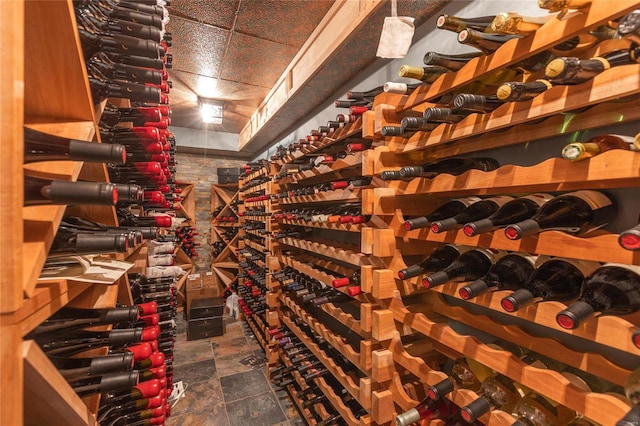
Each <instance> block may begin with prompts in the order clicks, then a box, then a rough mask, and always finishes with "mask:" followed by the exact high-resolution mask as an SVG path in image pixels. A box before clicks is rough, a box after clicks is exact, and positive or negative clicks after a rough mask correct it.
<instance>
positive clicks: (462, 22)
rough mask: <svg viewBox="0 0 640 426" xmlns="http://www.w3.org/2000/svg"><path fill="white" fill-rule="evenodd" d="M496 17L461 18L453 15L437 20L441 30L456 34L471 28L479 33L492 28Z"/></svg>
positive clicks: (441, 16)
mask: <svg viewBox="0 0 640 426" xmlns="http://www.w3.org/2000/svg"><path fill="white" fill-rule="evenodd" d="M495 18H496V17H495V15H491V16H480V17H475V18H461V17H458V16H452V15H440V16H438V19H437V20H436V27H437V28H439V29H441V30H449V31H453V32H456V33H459V32H460V31H462V30H464V29H465V28H471V29H474V30H477V31H487V30H489V29H490V28H491V23H492V22H493V20H494V19H495Z"/></svg>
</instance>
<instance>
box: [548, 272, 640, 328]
mask: <svg viewBox="0 0 640 426" xmlns="http://www.w3.org/2000/svg"><path fill="white" fill-rule="evenodd" d="M639 309H640V267H638V266H635V265H623V264H618V263H607V264H605V265H604V266H602V267H601V268H599V269H597V270H596V271H595V272H593V274H591V275H590V276H589V277H587V279H585V280H584V282H583V283H582V287H581V289H580V297H579V298H578V301H576V302H573V303H572V304H571V305H569V307H568V308H567V309H563V310H562V311H560V312H559V313H558V314H557V315H556V321H557V322H558V324H559V325H560V326H561V327H562V328H566V329H569V330H574V329H576V328H578V327H580V324H581V323H582V322H583V321H585V320H586V319H587V318H589V317H592V316H594V315H596V314H598V315H626V314H630V313H633V312H635V311H637V310H639Z"/></svg>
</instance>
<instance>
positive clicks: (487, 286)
mask: <svg viewBox="0 0 640 426" xmlns="http://www.w3.org/2000/svg"><path fill="white" fill-rule="evenodd" d="M536 260H537V256H529V255H523V254H520V253H509V254H507V255H505V256H503V257H501V258H500V259H498V260H497V261H496V263H494V264H493V266H491V269H489V271H488V272H487V274H486V275H485V276H484V277H482V278H479V279H477V280H475V281H473V282H472V283H470V284H467V285H465V286H464V287H461V288H460V289H459V290H458V294H460V297H461V298H463V299H464V300H471V299H473V298H474V297H478V296H480V295H481V294H484V293H486V292H488V291H495V290H517V289H519V288H522V287H524V285H525V284H526V283H527V281H528V280H529V277H531V274H533V272H534V271H535V263H536Z"/></svg>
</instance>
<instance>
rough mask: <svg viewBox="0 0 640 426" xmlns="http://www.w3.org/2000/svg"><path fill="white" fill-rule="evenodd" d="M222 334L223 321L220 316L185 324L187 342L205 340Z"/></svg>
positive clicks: (190, 321) (193, 320) (194, 320)
mask: <svg viewBox="0 0 640 426" xmlns="http://www.w3.org/2000/svg"><path fill="white" fill-rule="evenodd" d="M223 334H224V321H223V320H222V316H219V317H207V318H198V319H192V320H189V321H188V323H187V340H198V339H206V338H207V337H215V336H222V335H223Z"/></svg>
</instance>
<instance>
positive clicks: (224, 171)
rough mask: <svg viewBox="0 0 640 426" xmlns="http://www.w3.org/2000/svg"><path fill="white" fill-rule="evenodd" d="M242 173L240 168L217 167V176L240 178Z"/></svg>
mask: <svg viewBox="0 0 640 426" xmlns="http://www.w3.org/2000/svg"><path fill="white" fill-rule="evenodd" d="M242 171H243V169H242V168H241V167H218V176H240V175H241V174H242Z"/></svg>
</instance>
